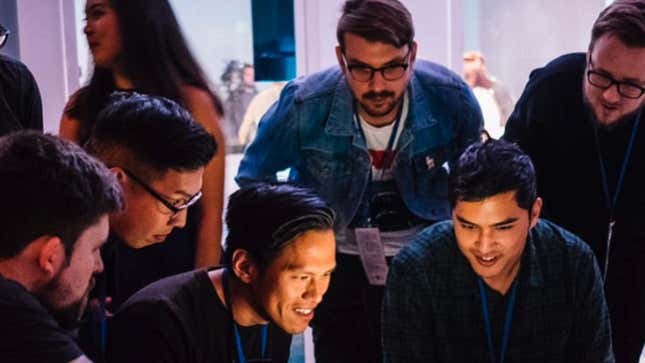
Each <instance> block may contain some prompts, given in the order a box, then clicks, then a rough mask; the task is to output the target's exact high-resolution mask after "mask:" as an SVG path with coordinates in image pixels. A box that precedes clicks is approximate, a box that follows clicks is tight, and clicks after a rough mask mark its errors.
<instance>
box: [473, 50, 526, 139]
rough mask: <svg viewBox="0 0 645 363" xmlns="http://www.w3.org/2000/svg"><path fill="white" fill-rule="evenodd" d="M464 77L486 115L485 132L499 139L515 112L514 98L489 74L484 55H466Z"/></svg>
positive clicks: (475, 53)
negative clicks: (512, 113)
mask: <svg viewBox="0 0 645 363" xmlns="http://www.w3.org/2000/svg"><path fill="white" fill-rule="evenodd" d="M463 77H464V80H466V83H468V85H469V86H470V88H471V89H472V90H473V93H474V94H475V98H477V102H479V107H480V108H481V110H482V114H483V115H484V130H485V131H486V133H487V134H488V136H489V137H492V138H495V139H499V138H500V137H501V136H502V135H503V134H504V125H506V120H507V119H508V116H509V115H510V114H511V112H513V104H514V103H515V102H514V101H513V98H512V97H511V95H510V94H509V92H508V90H507V89H506V87H505V86H504V85H503V84H502V83H500V82H499V81H498V80H496V79H495V77H493V76H491V75H490V74H488V70H487V69H486V60H485V59H484V55H483V54H481V53H480V52H477V51H469V52H466V53H464V64H463Z"/></svg>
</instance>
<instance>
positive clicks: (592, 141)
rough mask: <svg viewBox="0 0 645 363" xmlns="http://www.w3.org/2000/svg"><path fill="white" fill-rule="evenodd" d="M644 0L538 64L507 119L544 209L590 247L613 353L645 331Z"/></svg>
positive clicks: (624, 3)
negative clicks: (581, 48) (574, 48)
mask: <svg viewBox="0 0 645 363" xmlns="http://www.w3.org/2000/svg"><path fill="white" fill-rule="evenodd" d="M644 92H645V1H643V0H617V1H615V2H614V3H613V4H612V5H610V6H608V7H607V8H606V9H605V10H603V12H601V13H600V16H599V17H598V19H597V20H596V21H595V23H594V25H593V28H592V31H591V42H590V45H589V50H588V51H587V53H586V54H582V53H579V54H569V55H565V56H562V57H560V58H558V59H556V60H554V61H552V62H551V63H549V64H548V65H547V66H546V67H544V68H541V69H538V70H536V71H533V73H531V76H530V79H529V83H528V84H527V86H526V88H525V90H524V94H523V95H522V97H521V98H520V100H519V102H518V104H517V105H516V108H515V111H514V112H513V114H512V115H511V117H510V119H509V121H508V124H507V126H506V133H505V135H504V137H505V138H506V139H507V140H510V141H516V142H518V143H519V145H520V146H521V147H522V148H523V149H524V151H526V152H527V153H528V154H529V155H530V156H531V158H532V160H533V162H534V163H535V167H536V170H537V180H538V193H539V194H540V195H541V196H542V198H543V200H544V209H543V211H544V213H543V215H544V216H545V217H546V218H548V219H550V220H552V221H554V222H556V223H558V224H559V225H561V226H563V227H565V228H567V229H569V230H571V231H572V232H574V233H576V234H578V235H579V236H580V237H582V239H583V240H584V241H586V242H587V243H588V244H589V245H590V246H591V248H592V249H593V251H594V253H595V255H596V258H597V259H598V264H599V265H600V268H601V272H602V273H603V276H604V279H605V291H606V296H607V302H608V305H609V313H610V319H611V323H612V331H613V332H612V333H613V345H614V351H615V353H616V361H617V362H619V363H622V362H628V363H634V362H637V361H638V356H639V354H640V352H641V349H642V347H643V342H644V341H645V264H644V263H643V261H645V229H643V223H644V221H645V168H644V167H643V165H645V125H643V122H642V121H643V118H644V117H645V115H643V105H644V104H645V96H644V95H643V93H644Z"/></svg>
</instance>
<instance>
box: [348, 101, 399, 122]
mask: <svg viewBox="0 0 645 363" xmlns="http://www.w3.org/2000/svg"><path fill="white" fill-rule="evenodd" d="M357 107H358V114H359V115H360V116H361V118H362V119H363V120H364V121H365V122H367V123H368V124H370V125H372V126H375V127H383V126H387V125H391V124H392V123H394V121H396V116H397V115H398V113H399V109H400V108H401V107H403V97H401V100H400V101H399V103H398V105H396V106H395V107H394V108H393V109H392V110H391V111H390V112H388V113H387V114H385V115H383V116H372V115H369V114H368V113H367V112H365V109H363V106H361V105H360V104H358V103H357Z"/></svg>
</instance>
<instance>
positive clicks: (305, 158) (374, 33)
mask: <svg viewBox="0 0 645 363" xmlns="http://www.w3.org/2000/svg"><path fill="white" fill-rule="evenodd" d="M337 38H338V43H339V45H338V46H337V47H336V55H337V58H338V63H339V67H334V68H330V69H327V70H324V71H322V72H320V73H316V74H313V75H311V76H308V77H304V78H300V79H297V80H295V81H293V82H291V83H289V84H288V85H287V86H286V87H285V89H284V90H283V91H282V94H281V97H280V99H279V100H278V102H277V103H276V104H274V105H273V106H272V107H271V108H270V109H269V111H268V112H267V114H266V115H265V117H263V119H262V120H261V122H260V126H259V129H258V134H257V138H256V139H255V141H254V142H253V143H252V144H251V145H250V146H249V147H248V148H247V150H246V153H245V155H244V158H243V159H242V162H241V164H240V169H239V172H238V175H237V181H238V183H239V184H240V185H245V184H247V183H249V182H252V181H255V180H265V179H275V173H276V172H277V171H280V170H283V169H286V168H291V171H290V175H289V179H290V180H293V181H295V182H297V183H301V184H304V185H306V186H308V187H311V188H313V189H314V190H316V191H317V192H318V194H319V195H320V196H321V197H322V198H323V199H325V200H326V201H327V202H329V203H330V204H331V205H332V207H333V208H334V209H335V210H336V212H337V215H338V219H337V222H336V225H335V232H336V240H337V253H338V254H337V256H336V261H337V268H336V270H335V272H334V275H333V276H332V281H331V284H330V288H329V291H328V292H327V294H326V295H325V300H324V301H323V302H322V303H321V305H320V306H319V307H318V309H317V310H316V317H315V318H314V320H313V322H312V326H313V329H314V330H313V333H314V345H315V355H316V361H317V362H319V363H324V362H334V363H338V362H381V361H382V359H381V344H380V334H381V333H380V310H381V300H382V296H383V285H384V284H385V277H386V275H387V266H388V263H389V261H390V260H391V256H394V255H395V254H396V253H397V252H398V250H399V249H400V248H401V247H403V246H404V245H405V244H406V243H407V242H408V241H410V240H411V239H412V238H413V237H414V236H415V235H416V234H417V232H418V231H420V230H421V229H422V228H424V227H425V226H427V225H429V224H431V223H433V222H435V221H438V220H443V219H446V218H449V216H450V206H449V203H448V198H447V176H448V165H449V164H450V163H451V162H453V161H454V160H456V159H457V157H458V156H459V154H460V152H461V151H463V150H464V149H465V147H466V146H468V145H469V144H470V143H472V142H473V141H476V140H478V138H479V134H480V130H481V127H482V116H481V111H480V109H479V106H478V104H477V100H476V99H475V98H474V97H473V95H472V93H471V92H470V89H469V88H468V86H467V85H466V84H465V83H464V82H463V81H462V80H461V79H460V77H459V76H458V75H456V74H454V73H452V72H450V71H449V70H448V69H446V68H444V67H442V66H440V65H437V64H433V63H430V62H426V61H421V60H418V61H417V60H416V54H417V44H416V42H415V41H414V27H413V24H412V18H411V15H410V13H409V11H408V10H407V9H406V8H405V7H404V6H403V5H402V4H401V3H400V2H399V1H396V0H363V1H357V0H351V1H347V2H346V3H345V4H344V7H343V12H342V15H341V18H340V20H339V22H338V27H337Z"/></svg>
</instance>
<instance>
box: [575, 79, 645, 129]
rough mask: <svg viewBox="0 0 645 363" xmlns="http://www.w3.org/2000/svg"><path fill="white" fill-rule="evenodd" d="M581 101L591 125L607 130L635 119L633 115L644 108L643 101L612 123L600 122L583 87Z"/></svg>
mask: <svg viewBox="0 0 645 363" xmlns="http://www.w3.org/2000/svg"><path fill="white" fill-rule="evenodd" d="M582 103H583V104H584V106H585V109H586V111H587V114H588V115H589V118H590V119H591V121H592V122H593V125H594V126H596V127H598V128H601V129H604V130H609V131H611V130H614V129H616V128H618V127H620V126H623V125H627V124H629V123H631V122H633V121H634V120H635V119H636V117H635V116H636V115H637V114H638V112H640V111H641V110H643V108H645V102H644V103H642V104H641V105H640V106H638V107H637V108H636V109H635V110H634V111H632V112H630V113H627V114H625V115H623V116H621V117H620V118H619V119H618V120H616V121H614V122H612V123H606V122H605V123H602V122H600V121H599V120H598V117H596V112H595V111H594V108H593V104H592V103H591V101H589V98H588V97H587V95H586V94H585V93H584V88H583V92H582Z"/></svg>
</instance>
